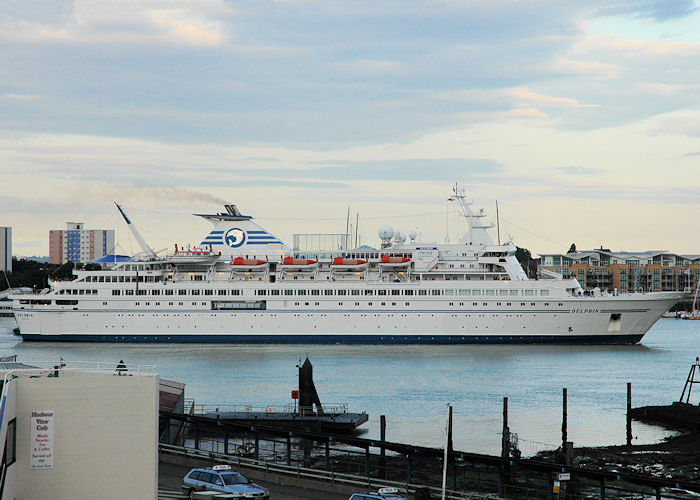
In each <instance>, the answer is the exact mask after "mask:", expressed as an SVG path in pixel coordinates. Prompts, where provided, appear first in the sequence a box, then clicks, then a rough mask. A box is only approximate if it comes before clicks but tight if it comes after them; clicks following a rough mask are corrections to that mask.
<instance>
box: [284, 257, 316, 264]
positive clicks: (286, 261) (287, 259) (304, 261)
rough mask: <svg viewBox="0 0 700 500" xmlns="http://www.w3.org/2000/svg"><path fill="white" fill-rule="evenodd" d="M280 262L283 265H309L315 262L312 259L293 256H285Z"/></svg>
mask: <svg viewBox="0 0 700 500" xmlns="http://www.w3.org/2000/svg"><path fill="white" fill-rule="evenodd" d="M282 264H283V265H285V266H310V265H311V264H316V261H315V260H313V259H295V258H294V257H285V258H284V259H282Z"/></svg>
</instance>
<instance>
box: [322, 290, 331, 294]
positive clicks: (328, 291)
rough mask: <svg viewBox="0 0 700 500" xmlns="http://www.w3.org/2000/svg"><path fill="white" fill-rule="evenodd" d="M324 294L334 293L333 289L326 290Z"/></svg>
mask: <svg viewBox="0 0 700 500" xmlns="http://www.w3.org/2000/svg"><path fill="white" fill-rule="evenodd" d="M323 295H333V290H324V291H323Z"/></svg>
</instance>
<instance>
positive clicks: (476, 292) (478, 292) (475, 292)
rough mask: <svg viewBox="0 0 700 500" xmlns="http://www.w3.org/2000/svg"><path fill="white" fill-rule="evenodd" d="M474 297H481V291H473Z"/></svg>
mask: <svg viewBox="0 0 700 500" xmlns="http://www.w3.org/2000/svg"><path fill="white" fill-rule="evenodd" d="M472 295H481V290H472Z"/></svg>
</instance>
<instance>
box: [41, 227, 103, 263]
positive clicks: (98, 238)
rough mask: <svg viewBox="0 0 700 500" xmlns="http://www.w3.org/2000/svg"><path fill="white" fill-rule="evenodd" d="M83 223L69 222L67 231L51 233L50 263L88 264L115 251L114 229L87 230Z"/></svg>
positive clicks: (59, 230)
mask: <svg viewBox="0 0 700 500" xmlns="http://www.w3.org/2000/svg"><path fill="white" fill-rule="evenodd" d="M83 226H84V224H83V223H82V222H67V223H66V229H52V230H50V231H49V262H50V263H51V264H65V263H66V262H69V261H70V262H75V263H78V262H80V263H83V264H85V263H88V262H90V261H91V260H93V259H99V258H100V257H102V256H104V255H107V254H109V253H112V252H113V251H114V230H113V229H85V228H84V227H83Z"/></svg>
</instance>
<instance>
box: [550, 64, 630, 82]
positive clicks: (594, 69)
mask: <svg viewBox="0 0 700 500" xmlns="http://www.w3.org/2000/svg"><path fill="white" fill-rule="evenodd" d="M545 69H546V70H547V71H550V72H552V73H554V74H559V75H567V76H585V77H591V78H594V79H600V80H613V79H617V78H620V77H621V75H622V71H621V69H620V67H619V66H617V65H615V64H611V63H606V62H600V61H576V60H572V59H557V60H555V61H552V62H550V63H548V64H545Z"/></svg>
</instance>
